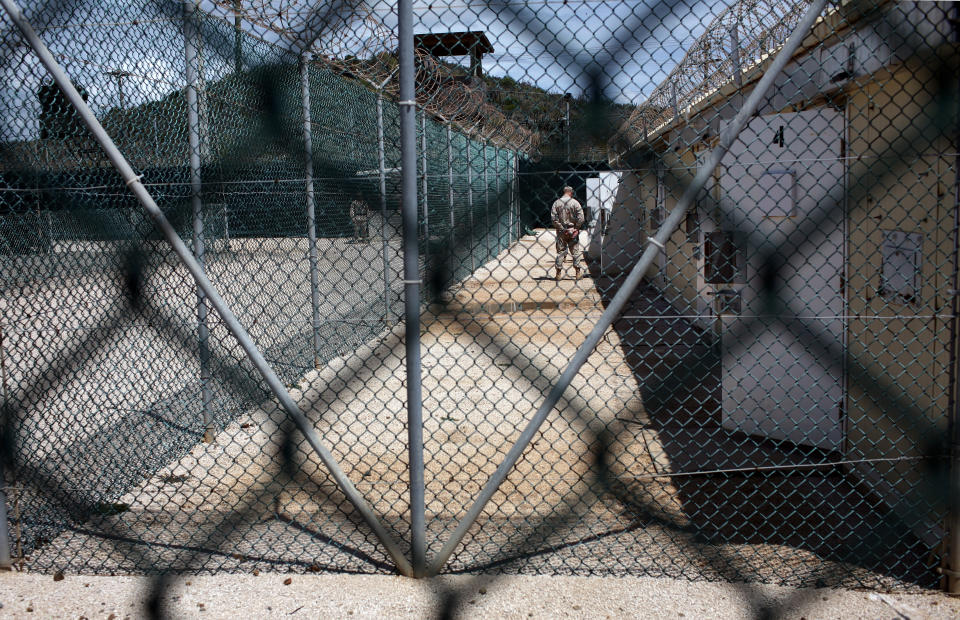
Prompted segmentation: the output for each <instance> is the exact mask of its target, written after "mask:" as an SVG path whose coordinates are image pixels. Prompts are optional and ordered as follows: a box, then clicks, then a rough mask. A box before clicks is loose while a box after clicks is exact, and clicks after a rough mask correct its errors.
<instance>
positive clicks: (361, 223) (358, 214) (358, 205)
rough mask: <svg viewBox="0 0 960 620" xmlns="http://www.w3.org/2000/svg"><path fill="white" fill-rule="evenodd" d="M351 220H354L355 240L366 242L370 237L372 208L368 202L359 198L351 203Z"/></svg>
mask: <svg viewBox="0 0 960 620" xmlns="http://www.w3.org/2000/svg"><path fill="white" fill-rule="evenodd" d="M350 219H351V220H353V238H354V240H355V241H365V240H366V239H367V237H368V236H369V234H370V233H369V230H368V227H369V224H370V206H369V205H368V204H367V201H365V200H363V199H362V198H358V199H356V200H353V201H351V202H350Z"/></svg>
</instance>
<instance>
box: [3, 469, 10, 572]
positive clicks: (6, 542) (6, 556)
mask: <svg viewBox="0 0 960 620" xmlns="http://www.w3.org/2000/svg"><path fill="white" fill-rule="evenodd" d="M6 484H7V482H6V478H4V476H3V467H0V570H10V569H11V568H13V560H12V558H11V557H10V528H9V527H8V526H7V493H6V491H5V490H4V486H5V485H6Z"/></svg>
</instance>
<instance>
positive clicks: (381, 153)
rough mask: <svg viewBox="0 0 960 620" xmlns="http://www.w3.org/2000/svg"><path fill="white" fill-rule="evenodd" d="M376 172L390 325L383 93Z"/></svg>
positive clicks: (385, 315) (385, 307)
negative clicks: (378, 181) (378, 183)
mask: <svg viewBox="0 0 960 620" xmlns="http://www.w3.org/2000/svg"><path fill="white" fill-rule="evenodd" d="M377 172H378V174H379V177H380V236H381V237H382V244H383V322H384V324H385V325H389V324H390V256H389V255H388V253H387V238H388V237H387V157H386V146H385V145H384V137H383V91H382V90H381V91H380V92H378V93H377Z"/></svg>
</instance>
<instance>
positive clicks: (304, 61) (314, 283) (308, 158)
mask: <svg viewBox="0 0 960 620" xmlns="http://www.w3.org/2000/svg"><path fill="white" fill-rule="evenodd" d="M300 86H301V90H302V93H303V94H302V97H301V99H302V103H303V156H304V164H305V170H304V173H305V175H306V181H307V243H309V244H310V248H309V261H310V306H311V309H312V315H311V325H312V326H313V335H312V340H313V367H314V368H319V367H320V276H319V274H318V273H317V217H316V204H315V200H314V198H315V194H314V190H313V127H312V126H311V117H310V59H309V56H308V54H307V53H306V52H304V53H303V54H302V55H301V56H300Z"/></svg>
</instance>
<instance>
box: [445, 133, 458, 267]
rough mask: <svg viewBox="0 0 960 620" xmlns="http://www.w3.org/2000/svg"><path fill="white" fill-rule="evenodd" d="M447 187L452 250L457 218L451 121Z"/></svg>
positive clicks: (448, 136) (448, 138)
mask: <svg viewBox="0 0 960 620" xmlns="http://www.w3.org/2000/svg"><path fill="white" fill-rule="evenodd" d="M447 189H448V191H447V200H448V204H449V206H450V249H451V250H452V249H453V244H454V242H455V238H454V229H455V228H456V225H457V220H456V217H455V216H454V213H453V130H452V129H451V128H450V124H449V123H447Z"/></svg>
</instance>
